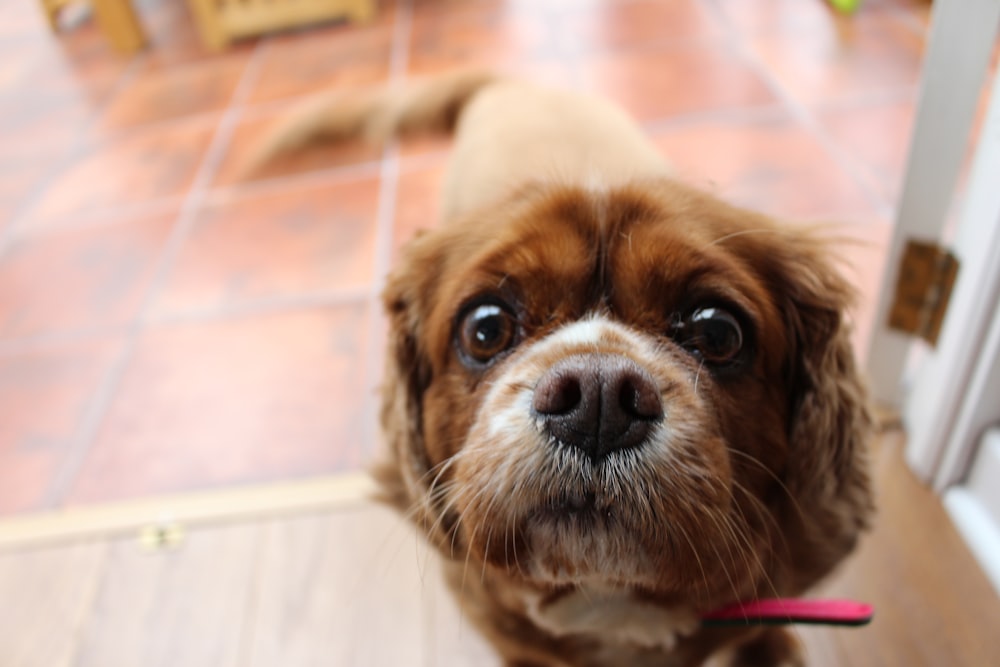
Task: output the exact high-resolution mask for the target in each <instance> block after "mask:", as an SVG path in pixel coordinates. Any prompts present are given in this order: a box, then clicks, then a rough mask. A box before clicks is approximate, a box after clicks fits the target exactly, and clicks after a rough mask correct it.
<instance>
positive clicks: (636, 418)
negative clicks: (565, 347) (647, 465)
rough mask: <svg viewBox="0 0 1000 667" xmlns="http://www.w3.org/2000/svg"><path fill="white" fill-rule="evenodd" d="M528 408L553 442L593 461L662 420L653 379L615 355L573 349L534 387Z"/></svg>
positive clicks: (633, 442) (637, 440)
mask: <svg viewBox="0 0 1000 667" xmlns="http://www.w3.org/2000/svg"><path fill="white" fill-rule="evenodd" d="M533 407H534V409H535V413H536V414H537V415H538V416H539V417H540V418H541V419H542V422H543V429H544V430H546V431H547V432H548V433H549V434H551V435H552V437H553V438H555V440H556V441H558V442H559V443H561V444H563V445H568V446H571V447H576V448H577V449H580V450H581V451H583V452H584V453H585V454H587V456H589V457H590V458H591V460H593V461H595V462H597V461H600V460H601V459H603V458H604V457H606V456H607V455H608V454H610V453H611V452H614V451H617V450H620V449H628V448H630V447H637V446H639V445H641V444H642V443H643V442H644V441H645V440H646V437H647V436H648V435H649V431H650V429H651V428H652V427H653V426H654V425H655V424H657V423H658V422H660V421H661V420H662V419H663V403H662V401H661V400H660V393H659V391H658V390H657V388H656V381H655V380H653V378H652V376H650V374H649V373H648V372H647V371H646V370H644V369H643V368H642V367H641V366H639V364H637V363H635V362H634V361H632V360H631V359H628V358H627V357H623V356H621V355H609V354H576V355H573V356H570V357H567V358H565V359H563V360H561V361H559V362H557V363H556V364H555V365H553V366H552V368H550V369H549V370H548V371H547V372H546V373H545V375H543V376H542V379H541V380H539V382H538V385H537V386H536V387H535V394H534V399H533Z"/></svg>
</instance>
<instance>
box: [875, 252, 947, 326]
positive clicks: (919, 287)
mask: <svg viewBox="0 0 1000 667" xmlns="http://www.w3.org/2000/svg"><path fill="white" fill-rule="evenodd" d="M957 275H958V259H956V257H955V256H954V255H953V254H951V253H950V252H949V251H948V250H946V249H944V248H942V247H940V246H937V245H934V244H933V243H924V242H921V241H907V242H906V247H905V248H904V250H903V259H902V261H901V262H900V266H899V277H898V279H897V280H896V291H895V292H894V293H893V298H892V307H891V308H890V309H889V327H890V328H892V329H895V330H897V331H903V332H905V333H909V334H913V335H914V336H919V337H920V338H923V339H924V340H926V341H927V342H928V343H930V344H931V345H934V344H935V343H937V339H938V335H939V334H940V333H941V324H942V322H944V316H945V313H946V312H948V301H949V300H950V299H951V289H952V287H954V285H955V277H956V276H957Z"/></svg>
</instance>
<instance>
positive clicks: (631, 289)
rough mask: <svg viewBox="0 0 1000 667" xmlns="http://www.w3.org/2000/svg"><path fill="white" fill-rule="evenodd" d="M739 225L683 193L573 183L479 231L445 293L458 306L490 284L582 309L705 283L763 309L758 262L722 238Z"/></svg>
mask: <svg viewBox="0 0 1000 667" xmlns="http://www.w3.org/2000/svg"><path fill="white" fill-rule="evenodd" d="M734 229H738V225H735V226H734V221H733V220H732V219H726V218H721V219H720V217H719V216H713V215H712V214H711V212H710V211H709V212H706V211H705V209H704V208H703V207H702V208H701V209H699V208H698V207H692V206H690V205H688V203H687V202H684V201H683V200H682V201H679V202H676V201H672V200H671V198H670V197H667V198H657V197H650V196H649V195H648V194H646V193H644V192H642V191H638V190H630V189H627V188H625V189H618V190H608V191H602V190H598V189H576V188H565V189H562V190H557V191H555V192H554V193H551V192H550V193H547V194H546V196H544V197H541V198H540V199H538V200H537V201H529V202H527V203H525V204H524V205H522V206H521V207H520V208H519V210H518V211H517V213H516V214H515V215H510V216H508V217H507V218H505V219H504V220H502V221H499V222H498V223H496V224H494V225H492V226H491V227H489V228H488V229H480V230H478V231H479V233H480V234H482V239H483V240H482V243H481V245H480V248H479V251H478V252H475V253H468V254H467V255H466V256H464V257H462V258H460V259H459V261H458V262H456V263H455V264H454V265H453V267H454V271H453V275H452V276H451V280H450V281H449V282H450V285H449V287H450V289H449V290H446V291H447V292H450V293H448V294H447V295H442V296H443V297H444V300H445V301H446V302H447V303H450V304H453V305H455V306H457V305H460V304H462V303H464V302H466V301H467V300H468V299H470V298H474V297H476V296H479V295H481V294H482V293H484V292H494V293H498V294H500V295H503V294H504V293H508V294H514V295H515V296H516V297H517V299H518V300H519V301H521V302H523V305H524V306H525V307H526V308H527V309H528V310H538V311H540V312H545V313H549V314H550V315H551V314H564V315H566V316H581V315H582V314H583V313H585V312H587V311H589V310H593V309H594V308H595V307H597V306H614V305H615V303H616V302H618V301H621V302H622V303H621V305H623V306H625V305H627V304H628V303H632V305H636V303H637V302H644V301H655V302H657V303H662V304H669V303H676V302H679V301H681V300H683V299H686V298H688V297H689V296H690V295H689V294H688V293H689V292H690V289H691V287H692V285H693V283H695V282H697V284H698V285H699V286H700V287H701V288H704V289H709V288H710V289H712V290H714V291H716V292H722V293H723V294H721V296H724V297H725V299H726V300H727V301H735V302H737V303H740V305H743V306H745V307H747V308H748V309H749V310H754V304H753V301H754V299H755V298H756V297H763V298H766V295H763V294H753V293H754V292H755V291H756V292H760V290H759V289H758V287H759V285H758V284H757V283H758V282H759V281H758V280H757V279H756V276H755V275H754V272H753V270H752V267H749V266H748V265H747V263H746V262H745V261H743V259H741V258H739V257H737V256H736V255H734V253H732V252H731V247H732V246H731V244H729V243H725V244H719V243H716V242H715V241H717V240H718V239H720V238H723V237H725V236H726V235H728V234H732V233H733V231H734ZM733 286H739V289H736V288H734V287H733ZM747 291H749V292H750V293H751V295H750V297H749V298H747V299H744V298H743V294H744V293H745V292H747ZM727 292H728V293H727ZM741 301H746V303H741Z"/></svg>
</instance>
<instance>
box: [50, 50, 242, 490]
mask: <svg viewBox="0 0 1000 667" xmlns="http://www.w3.org/2000/svg"><path fill="white" fill-rule="evenodd" d="M260 50H261V47H260V46H259V45H258V48H257V49H255V50H254V53H253V55H252V56H251V58H250V61H249V62H248V63H247V68H246V70H244V72H243V75H242V77H241V79H240V83H239V84H238V85H237V87H236V90H235V91H234V93H233V97H232V98H231V99H230V103H229V108H227V110H226V112H225V113H224V114H223V116H222V118H221V120H220V121H219V125H218V126H217V127H216V129H215V132H214V134H213V136H212V140H211V141H210V142H209V146H208V148H207V149H206V151H205V154H204V157H202V160H201V164H200V165H199V167H198V171H197V172H196V174H195V178H194V180H193V181H192V184H191V187H190V189H189V190H188V194H187V196H186V197H185V198H184V201H183V203H182V204H181V210H180V213H179V214H178V216H177V220H176V221H175V223H174V226H173V229H172V230H171V232H170V234H169V235H168V237H167V240H166V243H165V244H164V248H163V250H162V252H161V254H160V258H159V260H158V261H157V268H156V270H155V272H154V275H153V278H152V279H151V281H150V284H149V286H148V287H147V289H146V291H145V296H144V298H143V300H142V304H141V305H140V307H139V310H138V314H137V315H136V318H135V320H134V321H133V322H132V324H131V325H130V326H128V327H127V328H126V330H125V333H124V336H125V341H124V342H123V343H122V346H121V348H120V349H119V351H118V354H117V356H116V357H115V359H114V360H113V361H112V363H111V365H110V367H109V369H108V372H107V373H106V375H105V377H104V381H103V382H102V383H101V385H100V386H99V387H98V389H97V391H96V392H95V396H94V397H93V398H92V399H91V401H90V404H89V405H88V408H87V410H86V412H85V414H84V416H83V419H82V423H81V425H80V429H79V430H78V432H77V437H76V438H74V441H75V442H74V446H73V447H71V449H70V452H71V453H70V454H69V455H68V456H67V457H66V460H65V461H64V462H63V464H62V465H61V466H60V469H59V470H58V471H57V472H56V474H55V476H54V478H53V479H52V481H51V482H50V484H49V488H48V489H47V491H46V493H45V496H44V498H43V504H44V506H46V507H53V506H59V505H62V504H63V503H64V502H65V500H66V497H67V496H68V494H69V493H70V491H71V484H73V483H74V482H75V481H76V480H77V479H78V478H79V475H80V471H81V470H82V468H83V465H84V463H85V462H86V460H87V457H88V455H89V454H90V452H91V449H92V448H93V446H94V443H95V442H96V441H97V437H98V435H99V433H100V428H101V425H102V423H103V421H104V418H105V417H106V416H107V414H108V411H109V410H110V408H111V404H112V401H113V400H114V397H115V395H116V393H117V391H118V389H119V388H120V386H121V383H122V381H123V379H124V377H125V371H126V369H127V368H128V365H129V363H130V362H131V360H132V357H133V356H134V355H135V350H136V348H137V347H138V343H139V336H140V334H141V333H142V331H143V329H144V326H145V319H146V317H147V312H148V310H149V308H150V306H151V304H152V303H153V302H154V300H155V298H156V297H157V296H158V294H159V290H160V289H161V288H162V285H163V283H165V281H166V279H167V276H169V272H170V270H171V269H172V268H173V261H174V260H175V259H176V254H177V252H178V251H179V250H180V247H181V245H182V244H183V242H184V240H185V239H186V238H187V235H188V234H189V233H190V230H191V227H192V225H193V223H194V219H195V215H196V214H197V212H198V207H199V206H200V204H201V201H202V200H203V199H204V198H205V196H206V193H207V187H206V186H207V184H208V182H209V181H210V179H211V177H212V176H214V174H215V173H216V171H217V170H218V167H219V165H220V164H221V161H222V158H223V157H224V155H225V148H226V147H227V144H228V141H229V139H230V138H231V137H232V134H233V131H234V129H235V126H236V123H237V121H238V120H239V110H238V109H237V108H235V106H234V104H235V102H236V100H237V99H239V97H240V96H241V95H244V94H246V93H245V90H246V89H249V87H250V86H251V85H252V84H253V83H254V81H255V79H256V73H257V71H258V69H259V62H260V55H259V54H260Z"/></svg>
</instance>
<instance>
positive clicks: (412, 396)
mask: <svg viewBox="0 0 1000 667" xmlns="http://www.w3.org/2000/svg"><path fill="white" fill-rule="evenodd" d="M422 238H424V239H425V238H426V237H422ZM420 241H421V239H417V240H416V241H414V242H412V243H411V244H410V245H409V246H408V247H407V248H405V249H404V251H403V255H402V259H401V260H400V263H399V265H398V266H397V267H396V268H395V269H394V270H393V271H392V273H390V275H389V277H388V279H387V282H386V286H385V289H384V291H383V292H382V304H383V308H384V310H385V313H386V316H387V318H388V337H387V344H386V354H385V368H384V371H383V375H382V388H381V394H382V405H381V411H380V415H379V416H380V421H381V425H382V436H383V440H384V447H385V455H384V458H383V460H381V461H380V462H378V463H377V464H376V466H375V467H374V469H373V470H372V474H373V475H374V477H375V479H376V481H377V482H378V483H379V486H380V489H381V493H380V495H379V499H380V500H383V501H386V502H389V503H390V504H392V505H395V506H396V507H397V508H399V509H401V510H403V511H408V510H410V509H411V508H412V505H413V503H414V502H416V501H417V500H418V499H420V498H421V497H422V496H423V495H424V494H422V493H420V492H419V491H418V489H419V486H420V484H421V480H422V478H423V477H424V475H426V473H427V471H428V469H429V468H430V464H429V462H428V460H427V455H426V451H425V449H424V442H423V411H422V409H421V404H422V397H423V393H424V391H425V390H426V388H427V386H428V385H429V384H430V376H431V366H430V360H429V359H428V357H427V355H426V353H425V352H424V351H423V350H422V349H421V346H420V340H421V333H422V324H423V320H424V318H425V313H426V312H427V308H428V304H427V303H426V301H427V299H428V296H427V295H428V292H429V291H432V290H433V285H432V284H429V280H428V277H429V275H430V274H432V273H433V271H432V270H427V269H429V268H430V267H433V266H434V264H433V263H431V262H432V258H431V257H428V256H427V255H428V252H427V249H423V248H421V247H420V246H422V245H425V244H422V243H421V242H420ZM421 268H423V269H424V270H423V271H421V270H420V269H421Z"/></svg>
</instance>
